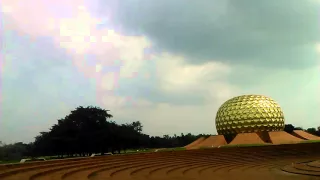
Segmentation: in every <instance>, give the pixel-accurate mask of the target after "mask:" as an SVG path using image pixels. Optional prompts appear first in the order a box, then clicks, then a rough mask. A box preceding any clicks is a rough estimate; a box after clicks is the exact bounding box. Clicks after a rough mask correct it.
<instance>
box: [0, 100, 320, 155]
mask: <svg viewBox="0 0 320 180" xmlns="http://www.w3.org/2000/svg"><path fill="white" fill-rule="evenodd" d="M111 118H113V116H112V114H110V110H106V109H102V108H100V107H93V106H88V107H82V106H79V107H77V108H76V109H74V110H72V111H71V112H70V113H69V114H68V115H66V116H65V117H64V118H60V119H58V120H57V122H56V124H53V125H52V127H51V128H49V131H47V132H40V133H39V135H37V136H36V137H35V141H34V142H32V143H29V144H25V143H22V142H18V143H14V144H9V145H6V144H3V143H2V142H1V141H0V161H1V160H12V159H21V158H22V157H23V156H31V157H35V156H58V157H57V158H61V157H65V156H75V155H76V156H89V155H91V154H92V153H96V154H97V153H101V154H102V155H103V154H105V153H107V152H111V153H120V152H125V151H127V150H128V149H147V148H170V147H183V146H185V145H187V144H189V143H191V142H193V141H195V140H196V139H197V138H199V137H201V136H209V135H205V134H199V135H192V134H191V133H188V134H186V135H184V134H182V133H181V134H180V135H176V134H175V135H174V136H169V135H163V137H159V136H149V135H147V134H144V133H143V125H142V123H141V122H140V121H134V122H131V123H126V124H118V123H116V122H114V121H112V120H111ZM296 129H302V128H299V127H294V126H293V125H292V124H287V125H285V128H284V130H285V131H286V132H288V133H292V132H293V130H296ZM305 131H307V132H309V133H311V134H314V135H318V136H320V127H318V128H317V129H316V128H307V129H306V130H305Z"/></svg>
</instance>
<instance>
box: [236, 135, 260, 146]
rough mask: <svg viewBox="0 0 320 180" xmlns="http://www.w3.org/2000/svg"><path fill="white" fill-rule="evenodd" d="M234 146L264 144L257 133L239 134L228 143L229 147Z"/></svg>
mask: <svg viewBox="0 0 320 180" xmlns="http://www.w3.org/2000/svg"><path fill="white" fill-rule="evenodd" d="M235 144H265V142H264V141H263V140H262V139H261V138H260V137H259V136H258V134H257V133H240V134H237V136H236V137H235V138H234V139H233V140H232V141H231V142H230V145H235Z"/></svg>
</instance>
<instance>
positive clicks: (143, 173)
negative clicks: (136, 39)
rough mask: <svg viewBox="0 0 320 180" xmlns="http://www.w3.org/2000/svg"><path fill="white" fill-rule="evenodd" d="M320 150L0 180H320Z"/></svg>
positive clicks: (122, 163)
mask: <svg viewBox="0 0 320 180" xmlns="http://www.w3.org/2000/svg"><path fill="white" fill-rule="evenodd" d="M319 159H320V144H319V143H310V144H307V143H303V144H286V145H277V146H259V147H241V148H240V147H239V148H212V149H211V148H210V149H198V150H189V151H173V152H157V153H143V154H131V155H114V156H105V157H94V158H82V159H78V160H76V161H75V160H72V159H69V160H60V161H56V160H52V161H46V162H42V163H25V164H17V165H14V166H7V165H1V168H0V179H1V180H62V179H63V180H88V179H90V180H103V179H112V180H130V179H136V180H138V179H139V180H191V179H193V180H197V179H199V180H200V179H201V180H209V179H216V180H229V179H230V180H240V179H246V180H248V179H249V180H251V179H252V180H253V179H254V180H255V179H259V180H270V179H274V180H275V179H276V180H304V179H320V167H319V166H318V165H319V161H317V160H319Z"/></svg>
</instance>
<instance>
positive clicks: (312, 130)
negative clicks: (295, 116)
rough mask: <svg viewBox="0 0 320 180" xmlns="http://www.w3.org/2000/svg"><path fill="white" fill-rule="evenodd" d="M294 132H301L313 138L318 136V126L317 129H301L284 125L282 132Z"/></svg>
mask: <svg viewBox="0 0 320 180" xmlns="http://www.w3.org/2000/svg"><path fill="white" fill-rule="evenodd" d="M294 130H303V131H306V132H308V133H310V134H313V135H315V136H320V126H319V127H318V128H307V129H303V128H302V127H295V126H293V125H292V124H286V125H285V126H284V131H286V132H287V133H292V132H293V131H294Z"/></svg>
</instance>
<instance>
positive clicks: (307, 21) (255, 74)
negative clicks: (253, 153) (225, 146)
mask: <svg viewBox="0 0 320 180" xmlns="http://www.w3.org/2000/svg"><path fill="white" fill-rule="evenodd" d="M319 8H320V1H319V0H303V1H301V0H268V1H263V0H242V1H239V0H200V1H194V0H175V1H172V0H161V1H150V0H90V1H87V0H68V1H64V0H55V1H51V0H28V1H23V0H0V43H1V44H0V95H1V96H0V140H1V141H3V142H6V143H12V142H20V141H22V142H31V141H33V140H34V137H35V136H37V135H38V134H39V132H41V131H48V129H49V128H50V127H51V126H52V125H53V124H55V123H56V122H57V119H59V118H63V117H65V116H66V115H67V114H68V113H69V112H70V111H71V110H73V109H75V108H76V107H78V106H89V105H93V106H99V107H101V108H104V109H108V110H110V113H111V114H112V115H113V116H114V118H113V119H112V120H114V121H116V122H117V123H129V122H132V121H141V122H142V124H143V131H144V133H147V134H150V135H160V136H162V135H164V134H169V135H173V134H178V135H179V134H180V133H189V132H190V133H193V134H199V133H208V134H216V129H215V122H214V120H215V116H216V112H217V110H218V108H219V107H220V105H221V104H222V103H223V102H225V101H226V100H228V99H230V98H232V97H234V96H238V95H243V94H262V95H266V96H268V97H271V98H272V99H274V100H275V101H277V102H278V103H279V104H280V106H281V107H282V109H283V111H284V115H285V121H286V123H287V124H293V125H295V126H300V127H304V128H307V127H317V126H320V120H319V119H320V115H319V111H318V110H319V109H320V98H319V92H320V91H319V90H320V61H319V55H320V36H319V35H320V31H319V25H320V24H319V22H320V19H319V17H320V11H319V10H320V9H319Z"/></svg>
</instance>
